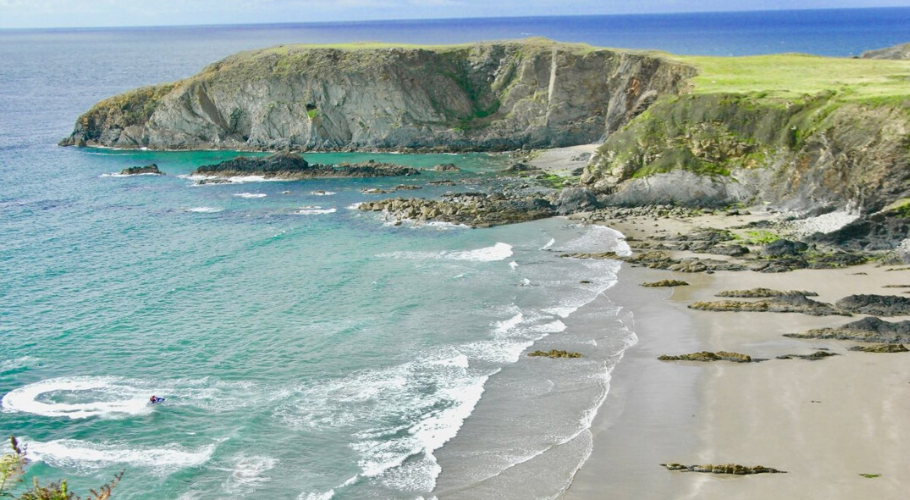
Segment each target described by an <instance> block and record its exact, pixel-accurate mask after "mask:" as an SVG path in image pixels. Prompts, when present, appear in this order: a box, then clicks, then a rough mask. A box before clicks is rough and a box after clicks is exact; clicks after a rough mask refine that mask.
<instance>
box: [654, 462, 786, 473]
mask: <svg viewBox="0 0 910 500" xmlns="http://www.w3.org/2000/svg"><path fill="white" fill-rule="evenodd" d="M660 465H661V466H663V467H666V468H667V470H675V471H680V472H707V473H712V474H735V475H738V476H743V475H749V474H786V473H787V471H783V470H778V469H772V468H771V467H765V466H763V465H754V466H751V467H750V466H747V465H739V464H725V465H711V464H708V465H683V464H678V463H668V464H660Z"/></svg>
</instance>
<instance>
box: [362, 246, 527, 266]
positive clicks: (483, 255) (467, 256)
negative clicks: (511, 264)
mask: <svg viewBox="0 0 910 500" xmlns="http://www.w3.org/2000/svg"><path fill="white" fill-rule="evenodd" d="M511 256H512V245H509V244H507V243H497V244H495V245H493V246H491V247H485V248H478V249H477V250H453V251H443V252H438V253H433V252H391V253H384V254H379V255H378V257H382V258H392V259H415V260H422V259H446V260H462V261H469V262H495V261H499V260H505V259H508V258H509V257H511Z"/></svg>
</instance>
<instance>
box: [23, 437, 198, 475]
mask: <svg viewBox="0 0 910 500" xmlns="http://www.w3.org/2000/svg"><path fill="white" fill-rule="evenodd" d="M23 442H24V444H25V445H26V447H27V448H28V454H29V458H30V459H32V460H35V461H40V462H44V463H46V464H48V465H50V466H52V467H71V468H77V469H100V468H103V467H106V466H108V465H112V464H126V465H130V466H133V467H144V468H150V469H154V470H155V471H157V472H158V473H162V474H169V473H172V472H176V471H178V470H180V469H184V468H188V467H198V466H200V465H203V464H204V463H206V462H208V461H209V460H210V459H211V458H212V453H214V452H215V444H210V445H206V446H202V447H200V448H198V449H195V450H187V449H185V448H183V447H181V446H179V445H177V444H173V443H171V444H166V445H163V446H155V447H154V448H143V449H133V448H127V447H125V446H122V445H116V444H103V443H92V442H88V441H80V440H77V439H60V440H55V441H48V442H40V441H31V440H28V439H24V440H23Z"/></svg>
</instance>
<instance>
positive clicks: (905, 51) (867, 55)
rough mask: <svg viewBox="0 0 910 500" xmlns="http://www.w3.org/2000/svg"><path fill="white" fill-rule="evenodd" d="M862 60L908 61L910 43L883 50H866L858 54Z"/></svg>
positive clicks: (909, 57)
mask: <svg viewBox="0 0 910 500" xmlns="http://www.w3.org/2000/svg"><path fill="white" fill-rule="evenodd" d="M860 57H861V58H863V59H910V43H903V44H900V45H895V46H893V47H885V48H884V49H875V50H867V51H865V52H863V53H862V54H860Z"/></svg>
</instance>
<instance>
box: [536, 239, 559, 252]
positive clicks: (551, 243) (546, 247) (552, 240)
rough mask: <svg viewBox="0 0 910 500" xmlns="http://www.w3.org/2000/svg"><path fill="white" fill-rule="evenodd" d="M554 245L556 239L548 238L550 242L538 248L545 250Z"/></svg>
mask: <svg viewBox="0 0 910 500" xmlns="http://www.w3.org/2000/svg"><path fill="white" fill-rule="evenodd" d="M555 244H556V238H550V241H548V242H547V244H546V245H544V246H542V247H540V249H541V250H546V249H548V248H550V247H552V246H553V245H555Z"/></svg>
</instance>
